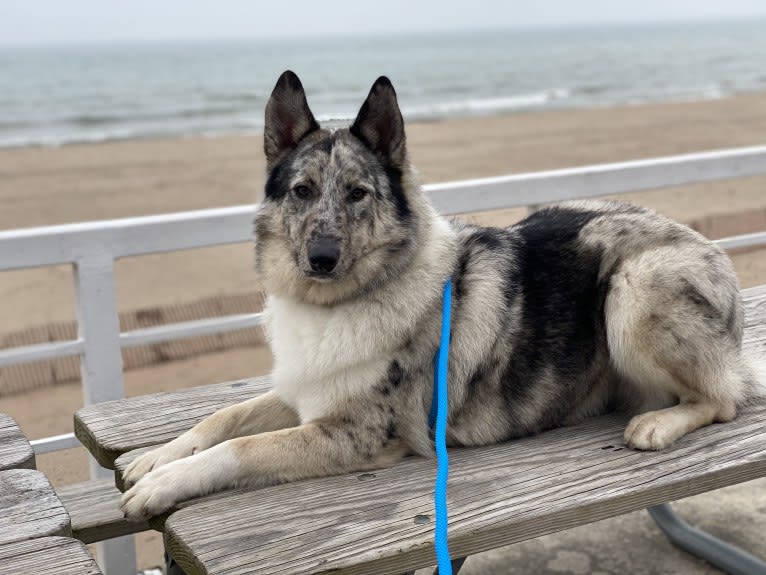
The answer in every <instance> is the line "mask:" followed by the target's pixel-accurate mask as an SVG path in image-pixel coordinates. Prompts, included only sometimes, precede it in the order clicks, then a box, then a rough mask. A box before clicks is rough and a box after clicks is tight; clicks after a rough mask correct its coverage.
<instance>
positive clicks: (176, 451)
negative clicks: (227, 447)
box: [122, 433, 203, 489]
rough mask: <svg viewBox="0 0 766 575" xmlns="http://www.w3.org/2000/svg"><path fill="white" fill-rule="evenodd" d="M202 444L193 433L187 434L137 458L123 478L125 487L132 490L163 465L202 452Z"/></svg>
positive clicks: (126, 470)
mask: <svg viewBox="0 0 766 575" xmlns="http://www.w3.org/2000/svg"><path fill="white" fill-rule="evenodd" d="M200 443H201V442H200V441H198V438H196V437H194V436H193V435H192V434H191V433H185V434H184V435H182V436H180V437H178V438H176V439H174V440H173V441H171V442H170V443H167V444H165V445H162V446H160V447H158V448H157V449H152V450H151V451H148V452H146V453H144V454H143V455H141V456H139V457H137V458H136V459H135V460H134V461H133V462H132V463H131V464H130V465H128V467H127V468H126V469H125V473H124V474H123V476H122V479H123V483H124V484H125V487H126V488H128V489H129V488H131V487H132V486H133V485H135V484H136V483H137V482H138V480H139V479H141V478H142V477H143V476H144V475H146V474H147V473H149V472H151V471H154V470H155V469H158V468H159V467H161V466H163V465H166V464H168V463H171V462H173V461H177V460H179V459H183V458H184V457H189V456H191V455H194V454H195V453H197V452H198V451H201V450H202V449H203V447H202V446H201V445H200Z"/></svg>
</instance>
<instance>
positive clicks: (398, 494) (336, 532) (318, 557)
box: [76, 287, 766, 575]
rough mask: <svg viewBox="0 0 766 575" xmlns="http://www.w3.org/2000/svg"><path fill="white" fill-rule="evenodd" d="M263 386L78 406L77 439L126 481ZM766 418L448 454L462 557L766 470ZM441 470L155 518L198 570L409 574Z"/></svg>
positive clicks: (756, 349)
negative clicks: (640, 446)
mask: <svg viewBox="0 0 766 575" xmlns="http://www.w3.org/2000/svg"><path fill="white" fill-rule="evenodd" d="M743 295H744V298H745V305H746V332H745V348H746V350H747V351H748V352H750V353H755V354H758V355H760V356H761V357H766V287H760V288H755V289H751V290H745V291H744V292H743ZM268 385H269V384H268V380H267V379H266V378H261V379H258V380H251V381H246V382H235V383H233V384H232V383H230V384H219V385H213V386H205V387H204V388H198V389H196V390H188V391H185V392H175V393H165V394H154V395H152V396H146V397H142V398H133V399H127V400H122V401H117V402H110V403H108V404H101V405H97V406H91V407H88V408H85V409H83V410H81V411H80V412H78V414H77V419H76V420H77V434H78V437H80V438H81V440H83V441H84V442H87V444H88V445H89V447H91V446H92V447H91V449H92V450H93V451H94V453H96V454H99V457H100V461H101V462H102V464H107V463H108V464H110V466H113V467H116V473H117V478H118V480H119V478H120V474H121V471H122V470H123V469H124V468H125V466H126V465H127V464H128V463H129V462H130V461H132V460H133V459H134V458H135V457H136V456H137V454H138V453H140V452H141V451H144V450H145V449H146V448H147V446H149V445H152V444H155V443H159V442H162V441H167V440H168V439H170V438H172V437H174V436H176V435H178V434H179V433H181V432H182V431H184V430H185V429H188V428H189V427H191V426H192V425H193V424H195V423H196V422H197V421H199V419H201V418H203V417H204V416H206V415H207V414H209V413H211V412H212V411H214V410H215V409H217V408H220V407H222V406H224V405H228V404H231V403H234V402H236V401H240V400H241V399H244V398H245V397H250V396H251V395H252V394H254V393H258V392H261V391H264V390H266V389H268ZM764 422H766V401H763V402H759V403H756V404H754V405H752V406H750V407H748V408H746V409H744V410H742V412H741V413H740V415H739V416H738V417H737V419H736V420H735V421H733V422H731V423H726V424H717V425H712V426H709V427H706V428H704V429H701V430H698V431H696V432H694V433H692V434H690V435H688V436H686V437H684V438H682V439H681V440H679V441H678V442H677V443H676V444H675V445H674V446H672V447H671V448H669V449H667V450H665V451H662V452H638V451H633V450H630V449H627V448H626V447H624V442H623V439H622V433H623V430H624V426H625V423H626V419H625V418H623V417H620V416H618V415H610V416H605V417H601V418H595V419H591V420H588V421H586V422H585V423H583V424H581V425H578V426H574V427H567V428H561V429H557V430H553V431H550V432H548V433H544V434H541V435H538V436H535V437H530V438H526V439H521V440H516V441H513V442H509V443H505V444H501V445H495V446H490V447H485V448H479V449H454V450H451V473H450V486H449V506H450V546H451V551H452V553H453V556H460V555H465V554H473V553H477V552H480V551H484V550H488V549H492V548H496V547H500V546H502V545H506V544H510V543H514V542H518V541H522V540H525V539H529V538H533V537H537V536H539V535H543V534H546V533H551V532H555V531H558V530H561V529H566V528H569V527H573V526H576V525H582V524H585V523H590V522H593V521H597V520H600V519H604V518H606V517H610V516H614V515H618V514H622V513H626V512H629V511H632V510H636V509H642V508H645V507H649V506H652V505H656V504H659V503H663V502H668V501H673V500H676V499H680V498H683V497H688V496H690V495H695V494H698V493H702V492H705V491H710V490H713V489H717V488H719V487H723V486H726V485H732V484H735V483H739V482H743V481H747V480H750V479H755V478H757V477H763V476H766V426H765V425H764ZM136 448H142V449H138V450H137V451H136ZM121 452H123V453H125V454H124V455H122V456H121V457H119V459H117V456H118V455H119V454H120V453H121ZM433 478H434V462H433V461H432V460H426V459H422V458H411V459H408V460H407V461H405V462H404V463H402V464H400V465H397V466H395V467H393V468H391V469H385V470H380V471H375V472H373V473H360V474H354V475H347V476H340V477H329V478H323V479H316V480H311V481H304V482H299V483H293V484H288V485H281V486H276V487H270V488H266V489H260V490H249V491H247V490H237V491H230V492H227V493H222V494H217V495H213V496H211V497H208V498H202V499H199V500H195V501H191V502H187V503H185V504H182V505H181V508H180V510H178V511H176V512H175V513H173V514H172V515H170V516H169V517H168V518H160V519H159V520H157V521H156V522H155V523H153V525H154V526H156V527H158V528H162V529H164V530H165V537H166V542H167V545H168V549H169V551H170V552H171V554H172V555H173V557H174V558H175V559H176V561H177V562H178V563H179V565H181V567H182V568H183V569H184V570H186V571H187V572H188V573H189V574H190V575H191V574H196V573H226V574H238V573H250V572H253V571H257V572H259V573H274V574H276V573H280V574H286V573H330V572H332V573H356V574H362V573H401V572H405V571H409V570H410V569H414V568H418V567H423V566H427V565H431V564H433V562H434V556H433V547H432V545H433V541H432V537H433V516H432V513H433V511H432V510H433V502H432V489H433ZM118 483H119V481H118Z"/></svg>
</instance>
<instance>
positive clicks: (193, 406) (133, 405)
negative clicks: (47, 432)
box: [74, 378, 271, 469]
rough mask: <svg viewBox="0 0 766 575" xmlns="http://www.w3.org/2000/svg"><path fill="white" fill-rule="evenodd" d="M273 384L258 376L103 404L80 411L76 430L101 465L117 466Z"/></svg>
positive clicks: (76, 418)
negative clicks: (126, 456) (127, 456)
mask: <svg viewBox="0 0 766 575" xmlns="http://www.w3.org/2000/svg"><path fill="white" fill-rule="evenodd" d="M270 387H271V384H270V382H269V380H268V378H255V379H248V380H241V381H233V382H227V383H217V384H212V385H203V386H200V387H192V388H189V389H184V390H181V391H173V392H167V393H152V394H150V395H142V396H138V397H131V398H128V399H121V400H116V401H106V402H103V403H97V404H94V405H89V406H87V407H83V408H82V409H80V410H79V411H77V412H76V413H75V415H74V431H75V435H76V436H77V438H78V439H79V440H80V441H81V442H82V444H83V445H84V446H85V447H87V448H88V451H90V452H91V454H92V455H93V456H94V457H95V458H96V460H97V461H98V462H99V463H100V464H101V465H103V466H104V467H106V468H107V469H114V460H115V459H116V458H117V457H118V456H119V455H121V454H123V453H125V452H126V451H131V450H133V449H137V448H139V447H144V446H147V445H157V444H159V443H165V442H167V441H170V440H171V439H173V438H175V437H177V436H179V435H180V434H181V433H183V432H184V431H186V430H187V429H189V428H191V427H193V426H194V425H195V424H196V423H197V422H199V421H201V420H202V419H204V418H205V417H207V416H208V415H210V414H211V413H213V412H214V411H217V410H218V409H221V408H223V407H226V406H228V405H233V404H235V403H239V402H241V401H245V400H246V399H250V398H251V397H254V396H256V395H259V394H262V393H265V392H266V391H268V390H269V389H270Z"/></svg>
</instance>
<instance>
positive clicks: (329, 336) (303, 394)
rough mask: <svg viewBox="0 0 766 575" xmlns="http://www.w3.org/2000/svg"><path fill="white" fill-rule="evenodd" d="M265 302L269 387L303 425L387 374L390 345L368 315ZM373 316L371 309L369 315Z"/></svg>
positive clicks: (291, 302) (274, 299) (278, 300)
mask: <svg viewBox="0 0 766 575" xmlns="http://www.w3.org/2000/svg"><path fill="white" fill-rule="evenodd" d="M358 311H359V310H355V309H353V308H349V309H346V308H344V307H339V308H333V309H327V308H323V307H319V306H314V305H310V304H304V303H300V302H296V301H294V300H288V299H283V298H278V297H270V298H269V300H268V305H267V309H266V312H267V326H268V332H269V336H270V340H271V348H272V352H273V354H274V371H273V378H274V386H275V389H276V391H277V393H278V394H279V396H280V398H281V399H282V400H283V401H284V402H285V403H287V404H288V405H291V406H292V407H294V408H295V409H296V410H297V411H298V414H299V415H300V418H301V421H303V422H306V421H310V420H313V419H316V418H318V417H322V416H324V415H327V414H329V413H332V412H333V411H335V410H336V408H337V407H338V406H340V405H342V404H344V403H346V402H347V401H349V399H351V398H353V397H355V396H359V395H361V394H364V393H365V392H366V391H367V390H369V389H370V388H372V387H373V386H374V385H375V384H376V383H377V382H378V381H379V380H380V379H381V378H382V377H383V376H384V375H385V373H386V369H387V367H388V365H387V364H388V357H390V356H389V352H390V346H389V345H386V344H387V343H388V342H386V341H385V340H386V339H387V338H385V337H378V334H379V333H380V332H379V330H377V329H376V326H375V325H371V322H370V315H374V313H373V314H370V313H367V314H365V313H355V312H358ZM369 311H373V310H369ZM372 323H375V322H372Z"/></svg>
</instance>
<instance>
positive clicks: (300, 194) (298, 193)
mask: <svg viewBox="0 0 766 575" xmlns="http://www.w3.org/2000/svg"><path fill="white" fill-rule="evenodd" d="M293 193H294V194H295V197H296V198H298V199H299V200H308V199H309V198H310V197H311V189H310V188H309V187H308V186H295V188H293Z"/></svg>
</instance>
